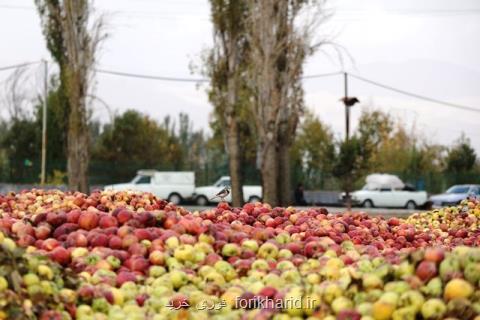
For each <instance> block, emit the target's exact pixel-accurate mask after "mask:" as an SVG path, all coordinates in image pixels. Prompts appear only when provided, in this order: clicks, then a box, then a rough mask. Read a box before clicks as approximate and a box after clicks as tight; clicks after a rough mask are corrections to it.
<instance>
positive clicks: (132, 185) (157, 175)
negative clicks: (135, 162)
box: [105, 170, 195, 204]
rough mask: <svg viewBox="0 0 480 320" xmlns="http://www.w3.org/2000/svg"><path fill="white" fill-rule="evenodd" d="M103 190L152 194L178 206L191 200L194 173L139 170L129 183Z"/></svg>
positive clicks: (193, 188)
mask: <svg viewBox="0 0 480 320" xmlns="http://www.w3.org/2000/svg"><path fill="white" fill-rule="evenodd" d="M105 190H115V191H123V190H133V191H143V192H150V193H153V194H154V195H155V196H157V197H158V198H161V199H165V200H167V201H169V202H173V203H175V204H179V203H181V202H183V201H184V200H188V199H192V196H193V192H194V191H195V173H194V172H192V171H155V170H140V171H138V172H137V176H136V177H135V178H133V180H132V181H131V182H128V183H119V184H112V185H108V186H105Z"/></svg>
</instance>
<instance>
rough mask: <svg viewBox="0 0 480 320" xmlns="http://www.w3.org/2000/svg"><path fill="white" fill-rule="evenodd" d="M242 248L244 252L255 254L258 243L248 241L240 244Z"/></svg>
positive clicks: (251, 240)
mask: <svg viewBox="0 0 480 320" xmlns="http://www.w3.org/2000/svg"><path fill="white" fill-rule="evenodd" d="M242 248H243V249H245V250H251V251H253V252H257V250H258V242H257V241H256V240H253V239H248V240H245V241H243V242H242Z"/></svg>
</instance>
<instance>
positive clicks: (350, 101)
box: [340, 72, 359, 211]
mask: <svg viewBox="0 0 480 320" xmlns="http://www.w3.org/2000/svg"><path fill="white" fill-rule="evenodd" d="M343 82H344V88H345V96H344V97H343V98H342V99H340V100H341V101H343V104H344V105H345V143H346V144H347V143H348V141H349V139H350V107H353V106H354V105H355V104H356V103H358V102H359V100H358V99H357V98H356V97H349V96H348V73H346V72H344V73H343ZM346 189H347V190H345V202H346V205H347V210H348V211H350V209H352V201H351V199H350V190H351V189H352V180H351V177H350V176H349V177H347V187H346Z"/></svg>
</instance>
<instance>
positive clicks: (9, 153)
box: [1, 119, 41, 180]
mask: <svg viewBox="0 0 480 320" xmlns="http://www.w3.org/2000/svg"><path fill="white" fill-rule="evenodd" d="M40 136H41V135H40V132H39V128H38V127H37V126H36V124H35V122H33V121H31V120H29V119H16V120H15V121H13V122H12V123H11V124H10V126H9V127H8V130H7V131H6V132H5V134H4V136H3V137H2V138H1V147H2V148H3V149H4V152H5V157H6V158H7V159H8V172H9V175H11V176H15V177H18V179H19V180H22V179H25V178H26V177H29V176H31V175H32V174H33V168H32V164H34V163H38V162H39V161H40V144H39V143H40V141H41V140H40Z"/></svg>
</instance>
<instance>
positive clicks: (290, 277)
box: [280, 269, 302, 283]
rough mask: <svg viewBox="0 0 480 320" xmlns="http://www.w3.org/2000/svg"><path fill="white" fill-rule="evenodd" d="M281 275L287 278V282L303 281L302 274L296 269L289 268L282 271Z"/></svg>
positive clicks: (284, 278)
mask: <svg viewBox="0 0 480 320" xmlns="http://www.w3.org/2000/svg"><path fill="white" fill-rule="evenodd" d="M280 277H281V278H282V279H283V280H285V282H286V283H301V282H302V276H301V275H300V273H299V272H298V271H297V270H296V269H289V270H285V271H283V272H282V274H281V275H280Z"/></svg>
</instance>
